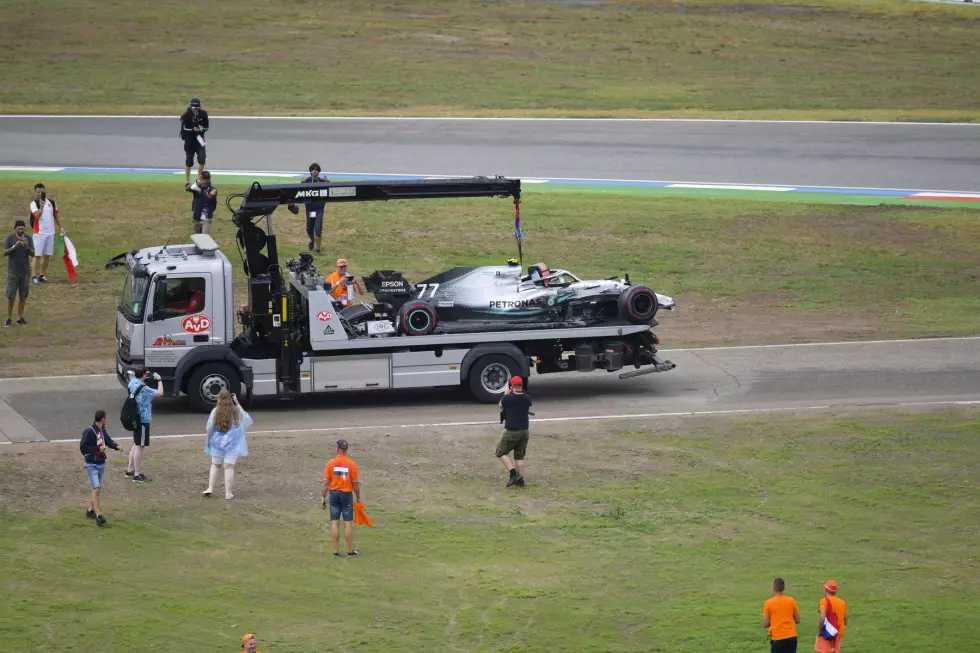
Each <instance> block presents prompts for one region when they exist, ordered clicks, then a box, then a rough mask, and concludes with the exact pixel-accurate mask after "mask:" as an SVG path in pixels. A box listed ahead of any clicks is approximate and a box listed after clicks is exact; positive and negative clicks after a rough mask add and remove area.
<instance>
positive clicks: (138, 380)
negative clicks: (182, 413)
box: [126, 365, 163, 483]
mask: <svg viewBox="0 0 980 653" xmlns="http://www.w3.org/2000/svg"><path fill="white" fill-rule="evenodd" d="M149 379H150V371H149V370H148V369H146V368H145V367H143V366H142V365H140V366H138V367H137V368H136V369H135V370H134V371H133V378H132V379H131V380H130V382H129V394H130V395H132V396H133V397H134V398H135V399H136V405H137V406H138V407H139V412H140V424H139V426H138V427H137V428H136V430H135V431H133V448H132V449H130V450H129V462H128V463H127V465H126V476H127V477H129V478H131V479H133V481H135V482H136V483H146V482H147V481H149V480H150V479H149V477H147V476H145V475H144V474H143V450H144V449H145V448H146V447H148V446H150V421H151V420H152V419H153V400H154V399H156V398H157V397H162V396H163V381H162V380H161V379H160V375H159V374H157V373H156V372H154V373H153V379H154V380H155V381H156V382H157V389H156V390H155V391H154V390H153V389H152V388H150V386H148V385H147V384H146V382H147V381H148V380H149Z"/></svg>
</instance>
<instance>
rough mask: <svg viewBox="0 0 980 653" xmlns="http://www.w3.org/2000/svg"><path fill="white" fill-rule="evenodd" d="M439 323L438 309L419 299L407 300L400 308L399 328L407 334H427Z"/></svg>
mask: <svg viewBox="0 0 980 653" xmlns="http://www.w3.org/2000/svg"><path fill="white" fill-rule="evenodd" d="M437 324H439V317H438V316H437V315H436V309H434V308H433V307H432V306H431V305H430V304H427V303H426V302H423V301H421V300H419V299H413V300H412V301H409V302H405V304H403V305H402V307H401V308H400V309H398V329H399V331H401V332H402V333H404V334H405V335H407V336H427V335H429V334H430V333H432V331H433V330H434V329H435V328H436V325H437Z"/></svg>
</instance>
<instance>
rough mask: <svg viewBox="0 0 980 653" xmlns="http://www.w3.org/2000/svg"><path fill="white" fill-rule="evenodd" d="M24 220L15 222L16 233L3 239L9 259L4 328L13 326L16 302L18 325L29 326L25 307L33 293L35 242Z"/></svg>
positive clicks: (4, 252) (4, 249) (5, 254)
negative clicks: (32, 278)
mask: <svg viewBox="0 0 980 653" xmlns="http://www.w3.org/2000/svg"><path fill="white" fill-rule="evenodd" d="M26 228H27V225H25V224H24V221H23V220H17V221H15V222H14V233H12V234H9V235H8V236H7V237H6V238H4V239H3V255H4V256H6V257H7V293H6V294H7V321H6V322H4V323H3V328H5V329H9V328H10V327H11V326H12V324H13V323H12V322H11V320H12V319H13V317H14V302H17V324H19V325H21V326H27V320H25V319H24V306H25V304H27V296H28V295H29V294H30V292H31V283H30V276H31V257H32V256H34V240H33V239H32V238H31V237H30V235H29V234H25V233H24V230H25V229H26Z"/></svg>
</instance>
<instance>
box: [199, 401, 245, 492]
mask: <svg viewBox="0 0 980 653" xmlns="http://www.w3.org/2000/svg"><path fill="white" fill-rule="evenodd" d="M251 425H252V418H251V417H250V416H249V414H248V413H246V412H245V411H244V410H243V409H242V407H241V406H240V405H239V404H238V397H236V396H235V395H233V394H232V393H230V392H228V391H227V390H222V391H221V392H220V393H218V405H217V406H215V407H214V410H212V411H211V416H210V417H209V418H208V424H207V426H206V427H205V428H206V430H207V433H208V435H207V441H206V443H205V445H204V453H206V454H207V455H209V456H211V472H210V474H209V475H208V488H207V489H206V490H204V492H202V493H201V494H203V495H204V496H206V497H210V496H211V494H212V493H213V492H214V484H215V481H217V480H218V468H219V467H220V466H221V465H224V467H225V499H227V500H229V501H231V500H232V499H234V498H235V495H234V494H232V486H233V485H234V483H235V463H236V462H237V461H238V458H239V457H241V456H247V455H248V443H247V442H246V441H245V433H246V431H248V428H249V427H250V426H251Z"/></svg>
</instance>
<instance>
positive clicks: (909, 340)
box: [0, 336, 980, 423]
mask: <svg viewBox="0 0 980 653" xmlns="http://www.w3.org/2000/svg"><path fill="white" fill-rule="evenodd" d="M971 340H980V336H954V337H947V338H904V339H900V340H845V341H840V342H789V343H784V344H775V345H735V346H729V347H689V348H678V349H659V350H658V351H659V352H660V353H661V354H669V353H671V352H689V351H693V352H698V351H738V350H741V349H787V348H791V347H837V346H840V345H902V344H908V343H923V342H926V343H933V342H961V341H971ZM115 376H116V375H115V374H65V375H61V376H14V377H9V378H0V383H19V382H21V381H55V380H59V379H108V378H114V377H115ZM481 423H482V422H481Z"/></svg>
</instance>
